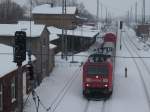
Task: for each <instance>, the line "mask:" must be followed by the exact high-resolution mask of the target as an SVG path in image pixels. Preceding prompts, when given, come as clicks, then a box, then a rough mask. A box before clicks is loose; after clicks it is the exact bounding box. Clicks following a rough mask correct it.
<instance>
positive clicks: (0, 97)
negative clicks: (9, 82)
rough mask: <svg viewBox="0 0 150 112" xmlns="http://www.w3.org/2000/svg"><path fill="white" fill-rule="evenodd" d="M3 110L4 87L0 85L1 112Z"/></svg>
mask: <svg viewBox="0 0 150 112" xmlns="http://www.w3.org/2000/svg"><path fill="white" fill-rule="evenodd" d="M2 109H3V87H2V84H1V83H0V111H2Z"/></svg>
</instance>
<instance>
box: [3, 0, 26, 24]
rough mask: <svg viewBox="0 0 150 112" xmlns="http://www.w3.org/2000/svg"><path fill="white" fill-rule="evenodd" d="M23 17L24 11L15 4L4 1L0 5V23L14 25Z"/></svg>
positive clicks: (7, 0)
mask: <svg viewBox="0 0 150 112" xmlns="http://www.w3.org/2000/svg"><path fill="white" fill-rule="evenodd" d="M23 15H24V9H23V8H21V7H20V6H19V5H18V4H16V3H15V2H11V1H10V0H6V1H4V2H2V3H0V23H16V22H17V21H18V20H19V19H21V18H23Z"/></svg>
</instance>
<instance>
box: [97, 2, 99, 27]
mask: <svg viewBox="0 0 150 112" xmlns="http://www.w3.org/2000/svg"><path fill="white" fill-rule="evenodd" d="M98 22H99V0H97V29H98Z"/></svg>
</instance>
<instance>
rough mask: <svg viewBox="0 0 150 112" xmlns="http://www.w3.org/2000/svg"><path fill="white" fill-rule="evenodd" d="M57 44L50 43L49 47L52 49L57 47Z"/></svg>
mask: <svg viewBox="0 0 150 112" xmlns="http://www.w3.org/2000/svg"><path fill="white" fill-rule="evenodd" d="M56 47H57V46H56V45H54V44H49V48H50V49H54V48H56Z"/></svg>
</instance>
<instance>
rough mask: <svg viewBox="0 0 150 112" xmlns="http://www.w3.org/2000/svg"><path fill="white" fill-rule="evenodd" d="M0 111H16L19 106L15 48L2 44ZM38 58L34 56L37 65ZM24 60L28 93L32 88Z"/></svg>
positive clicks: (24, 75) (24, 81)
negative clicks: (14, 60) (14, 56)
mask: <svg viewBox="0 0 150 112" xmlns="http://www.w3.org/2000/svg"><path fill="white" fill-rule="evenodd" d="M0 53H1V55H0V62H1V63H0V68H1V70H0V112H15V109H16V107H17V98H18V96H17V90H18V87H17V66H16V63H14V62H13V48H12V47H10V46H6V45H4V44H0ZM35 62H36V58H35V57H34V56H32V63H33V66H35ZM27 63H28V60H26V61H24V62H23V65H22V74H20V75H22V76H23V82H22V83H23V88H22V91H23V95H26V94H27V93H28V92H29V91H30V89H31V83H30V81H29V75H28V74H27V71H26V70H27V69H26V64H27Z"/></svg>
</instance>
